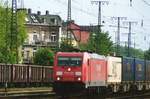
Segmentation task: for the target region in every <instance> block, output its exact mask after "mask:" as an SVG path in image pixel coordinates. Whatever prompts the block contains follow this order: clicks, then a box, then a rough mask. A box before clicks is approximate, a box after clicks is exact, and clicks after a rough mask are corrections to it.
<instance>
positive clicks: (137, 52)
mask: <svg viewBox="0 0 150 99" xmlns="http://www.w3.org/2000/svg"><path fill="white" fill-rule="evenodd" d="M119 49H120V56H126V57H136V58H141V59H144V51H142V50H141V49H135V48H130V49H129V51H130V52H129V53H130V55H128V47H127V46H125V47H123V46H120V47H119ZM115 51H116V47H114V52H115Z"/></svg>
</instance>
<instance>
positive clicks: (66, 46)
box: [59, 40, 78, 52]
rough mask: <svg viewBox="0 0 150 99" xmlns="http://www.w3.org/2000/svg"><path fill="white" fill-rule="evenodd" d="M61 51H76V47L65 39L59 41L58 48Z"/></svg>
mask: <svg viewBox="0 0 150 99" xmlns="http://www.w3.org/2000/svg"><path fill="white" fill-rule="evenodd" d="M59 51H61V52H72V51H78V49H77V48H75V47H73V45H72V44H68V42H67V41H66V40H64V41H62V42H61V45H60V49H59Z"/></svg>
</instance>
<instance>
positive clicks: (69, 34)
mask: <svg viewBox="0 0 150 99" xmlns="http://www.w3.org/2000/svg"><path fill="white" fill-rule="evenodd" d="M70 23H71V0H68V12H67V44H70V45H71V31H70V29H69V28H70V27H69V26H70Z"/></svg>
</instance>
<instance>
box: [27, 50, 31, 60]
mask: <svg viewBox="0 0 150 99" xmlns="http://www.w3.org/2000/svg"><path fill="white" fill-rule="evenodd" d="M26 53H27V54H26V59H29V55H30V51H27V52H26Z"/></svg>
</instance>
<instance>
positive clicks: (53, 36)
mask: <svg viewBox="0 0 150 99" xmlns="http://www.w3.org/2000/svg"><path fill="white" fill-rule="evenodd" d="M49 39H50V41H51V42H56V41H57V38H56V33H52V34H51V35H50V38H49Z"/></svg>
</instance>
